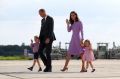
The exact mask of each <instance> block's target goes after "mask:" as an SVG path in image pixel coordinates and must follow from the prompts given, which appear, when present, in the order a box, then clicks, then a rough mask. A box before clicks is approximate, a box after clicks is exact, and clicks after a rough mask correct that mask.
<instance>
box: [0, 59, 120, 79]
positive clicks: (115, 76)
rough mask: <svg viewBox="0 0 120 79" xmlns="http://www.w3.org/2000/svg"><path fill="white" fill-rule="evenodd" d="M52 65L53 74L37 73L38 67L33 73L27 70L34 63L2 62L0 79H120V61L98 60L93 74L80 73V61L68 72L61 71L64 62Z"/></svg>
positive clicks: (70, 67) (55, 62) (75, 62)
mask: <svg viewBox="0 0 120 79" xmlns="http://www.w3.org/2000/svg"><path fill="white" fill-rule="evenodd" d="M52 63H53V72H51V73H44V72H37V70H38V66H36V67H35V69H34V71H32V72H31V71H29V70H27V67H29V66H31V64H32V61H0V79H120V60H96V61H94V66H95V68H96V71H95V72H94V73H91V68H89V70H88V72H86V73H80V66H81V61H80V60H72V61H71V62H70V64H69V70H68V71H66V72H61V71H60V69H61V68H62V67H63V65H64V60H53V62H52ZM41 64H42V63H41ZM42 68H43V69H44V66H43V64H42Z"/></svg>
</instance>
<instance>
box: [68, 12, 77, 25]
mask: <svg viewBox="0 0 120 79" xmlns="http://www.w3.org/2000/svg"><path fill="white" fill-rule="evenodd" d="M71 14H75V15H76V19H75V21H76V22H77V21H79V18H78V15H77V13H76V12H75V11H72V12H71V13H70V20H69V21H70V24H71V25H72V24H74V20H72V18H71Z"/></svg>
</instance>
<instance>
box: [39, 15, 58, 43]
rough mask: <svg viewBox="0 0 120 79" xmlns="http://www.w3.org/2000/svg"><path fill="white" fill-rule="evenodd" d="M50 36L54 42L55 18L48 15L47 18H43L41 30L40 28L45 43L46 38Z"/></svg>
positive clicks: (41, 39)
mask: <svg viewBox="0 0 120 79" xmlns="http://www.w3.org/2000/svg"><path fill="white" fill-rule="evenodd" d="M47 38H49V39H50V42H53V41H54V40H56V37H55V34H54V20H53V18H52V17H50V16H47V17H46V19H45V18H43V19H42V20H41V30H40V36H39V39H40V42H41V43H45V40H46V39H47Z"/></svg>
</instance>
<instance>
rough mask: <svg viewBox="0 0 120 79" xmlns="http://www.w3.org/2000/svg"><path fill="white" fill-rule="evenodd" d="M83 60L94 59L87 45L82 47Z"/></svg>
mask: <svg viewBox="0 0 120 79" xmlns="http://www.w3.org/2000/svg"><path fill="white" fill-rule="evenodd" d="M83 60H84V61H94V60H95V57H94V53H93V50H91V49H90V48H89V47H85V48H84V54H83Z"/></svg>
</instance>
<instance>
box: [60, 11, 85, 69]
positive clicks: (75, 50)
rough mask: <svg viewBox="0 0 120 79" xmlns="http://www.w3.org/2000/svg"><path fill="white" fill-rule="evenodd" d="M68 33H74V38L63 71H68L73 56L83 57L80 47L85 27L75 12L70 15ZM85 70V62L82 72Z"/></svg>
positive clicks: (67, 21)
mask: <svg viewBox="0 0 120 79" xmlns="http://www.w3.org/2000/svg"><path fill="white" fill-rule="evenodd" d="M66 23H67V30H68V32H71V31H72V32H73V34H72V38H71V41H70V45H69V49H68V52H67V56H66V62H65V65H64V67H63V69H62V70H61V71H66V70H68V67H67V66H68V63H69V61H70V58H71V55H74V56H75V55H76V56H81V57H82V55H83V50H82V47H81V45H80V42H81V43H82V41H83V39H84V37H83V26H82V22H81V21H80V20H79V18H78V15H77V13H76V12H75V11H72V12H71V13H70V20H68V19H67V20H66ZM83 69H84V62H83V64H82V70H83Z"/></svg>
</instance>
